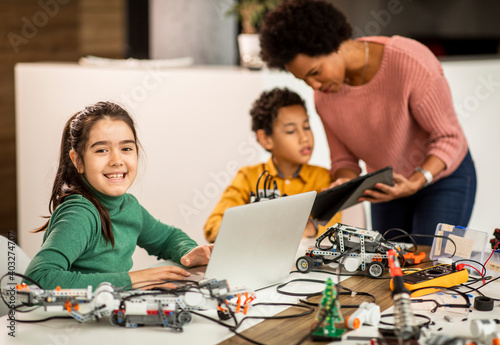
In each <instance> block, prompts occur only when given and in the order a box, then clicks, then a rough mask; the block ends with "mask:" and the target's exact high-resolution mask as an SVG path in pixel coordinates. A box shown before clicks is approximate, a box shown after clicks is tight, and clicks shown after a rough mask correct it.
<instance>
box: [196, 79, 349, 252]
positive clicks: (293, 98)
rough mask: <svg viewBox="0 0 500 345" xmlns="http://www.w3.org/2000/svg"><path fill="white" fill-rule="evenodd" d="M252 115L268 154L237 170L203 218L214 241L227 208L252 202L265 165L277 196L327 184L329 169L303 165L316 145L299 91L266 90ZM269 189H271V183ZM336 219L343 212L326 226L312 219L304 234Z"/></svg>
mask: <svg viewBox="0 0 500 345" xmlns="http://www.w3.org/2000/svg"><path fill="white" fill-rule="evenodd" d="M250 116H251V117H252V130H253V131H254V132H255V133H256V135H257V141H258V142H259V144H260V145H261V146H262V147H263V148H265V149H266V150H267V151H269V152H271V154H272V156H271V158H270V159H269V160H268V161H267V162H266V163H260V164H257V165H253V166H246V167H243V168H241V169H240V170H239V171H238V173H237V174H236V176H235V178H234V179H233V181H232V182H231V185H230V186H229V187H227V188H226V190H225V191H224V193H223V194H222V197H221V199H220V200H219V202H218V204H217V205H216V206H215V208H214V210H213V211H212V214H211V215H210V217H208V219H207V222H206V223H205V227H204V232H205V237H206V239H207V240H208V241H209V242H214V241H215V238H216V237H217V233H218V231H219V227H220V223H221V221H222V216H223V215H224V212H225V211H226V209H228V208H230V207H234V206H239V205H244V204H248V203H249V202H250V193H251V192H253V193H255V192H256V189H257V180H258V179H259V177H260V176H261V174H262V173H263V172H264V171H265V170H267V171H268V172H269V175H270V177H272V178H273V180H274V181H275V182H276V187H277V189H278V190H279V191H280V193H281V195H284V194H286V195H293V194H299V193H304V192H309V191H313V190H315V191H317V192H320V191H321V190H322V189H324V188H328V187H329V186H330V183H331V178H330V174H329V172H328V170H327V169H325V168H322V167H318V166H314V165H309V164H307V162H309V159H310V158H311V154H312V151H313V148H314V136H313V133H312V131H311V127H310V126H309V117H308V115H307V111H306V108H305V103H304V100H303V99H302V98H301V97H300V96H299V95H298V94H296V93H295V92H292V91H290V90H288V89H286V88H284V89H279V88H275V89H273V90H271V91H265V92H263V93H262V94H261V95H260V97H259V98H258V99H257V100H256V101H255V102H254V104H253V106H252V109H251V110H250ZM266 177H267V175H263V176H262V178H261V181H260V184H259V187H258V188H259V189H265V188H264V184H266V183H265V181H267V180H268V179H269V178H267V179H266ZM266 185H267V184H266ZM270 189H274V182H273V184H272V185H271V188H270ZM340 218H341V214H340V213H338V214H336V215H335V216H334V217H333V218H332V219H331V220H330V222H328V224H327V225H326V226H320V225H318V224H317V222H316V221H315V220H313V219H310V220H309V221H308V222H307V225H306V228H305V230H304V237H315V236H317V235H319V234H321V233H323V232H324V231H325V230H326V228H327V227H328V226H331V225H333V224H335V223H338V222H340Z"/></svg>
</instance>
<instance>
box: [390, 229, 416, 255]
mask: <svg viewBox="0 0 500 345" xmlns="http://www.w3.org/2000/svg"><path fill="white" fill-rule="evenodd" d="M391 231H399V232H402V233H404V234H405V235H410V233H409V232H408V231H406V230H403V229H400V228H391V229H389V230H387V231H386V232H384V234H383V235H382V237H383V238H384V239H385V240H386V241H390V240H392V238H386V235H387V234H388V233H389V232H391ZM410 240H411V242H412V243H413V245H414V246H415V250H414V252H415V253H416V252H417V248H418V244H417V242H416V241H415V239H414V238H412V237H410Z"/></svg>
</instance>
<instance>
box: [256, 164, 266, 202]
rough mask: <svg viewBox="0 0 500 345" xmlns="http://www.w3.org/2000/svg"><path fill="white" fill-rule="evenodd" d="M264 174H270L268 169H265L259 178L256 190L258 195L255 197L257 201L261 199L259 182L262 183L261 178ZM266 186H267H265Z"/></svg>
mask: <svg viewBox="0 0 500 345" xmlns="http://www.w3.org/2000/svg"><path fill="white" fill-rule="evenodd" d="M264 174H268V175H269V171H268V170H264V171H263V172H262V173H261V174H260V176H259V178H258V179H257V184H256V186H255V191H256V193H257V196H256V197H255V202H257V201H259V200H260V195H259V184H260V179H261V178H262V176H264ZM264 187H265V186H264Z"/></svg>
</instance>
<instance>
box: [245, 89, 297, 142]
mask: <svg viewBox="0 0 500 345" xmlns="http://www.w3.org/2000/svg"><path fill="white" fill-rule="evenodd" d="M296 104H299V105H301V106H303V107H304V108H305V107H306V105H305V102H304V100H303V99H302V98H301V97H300V96H299V95H298V94H297V93H295V92H293V91H290V90H289V89H287V88H283V89H280V88H274V89H272V90H270V91H264V92H262V93H261V94H260V96H259V98H258V99H257V100H255V102H254V103H253V105H252V109H250V116H251V117H252V131H254V132H256V133H257V130H259V129H263V130H264V131H265V132H266V134H267V135H271V134H272V133H273V124H274V121H275V120H276V118H277V117H278V111H279V109H280V108H283V107H287V106H290V105H296Z"/></svg>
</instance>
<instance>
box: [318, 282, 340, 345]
mask: <svg viewBox="0 0 500 345" xmlns="http://www.w3.org/2000/svg"><path fill="white" fill-rule="evenodd" d="M342 321H343V318H342V314H341V313H340V305H339V301H338V299H337V289H336V288H335V287H334V286H333V282H332V279H331V278H328V280H327V281H326V287H325V290H324V291H323V297H322V298H321V301H320V302H319V309H318V313H317V314H316V318H315V319H314V323H313V326H312V329H313V332H312V334H311V337H312V339H313V340H318V341H323V340H340V339H341V337H342V334H344V332H345V331H346V330H345V329H337V328H336V327H335V323H338V322H342Z"/></svg>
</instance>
